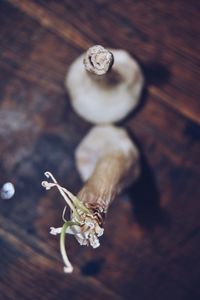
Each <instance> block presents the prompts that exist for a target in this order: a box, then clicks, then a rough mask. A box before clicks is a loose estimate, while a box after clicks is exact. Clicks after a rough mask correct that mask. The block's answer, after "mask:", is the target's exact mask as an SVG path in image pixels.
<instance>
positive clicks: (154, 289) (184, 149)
mask: <svg viewBox="0 0 200 300" xmlns="http://www.w3.org/2000/svg"><path fill="white" fill-rule="evenodd" d="M2 3H3V9H4V10H3V11H2V10H1V14H2V15H1V16H2V18H0V20H1V21H0V22H2V23H1V24H2V28H3V29H2V30H1V37H2V41H1V49H2V50H3V51H2V55H3V58H4V59H3V60H1V61H0V74H3V76H2V82H1V85H2V87H3V90H2V95H1V103H0V108H1V111H0V114H1V118H0V136H1V143H0V157H1V161H0V168H1V183H3V182H5V181H7V180H9V181H10V180H11V181H13V182H14V183H15V186H16V194H15V197H14V198H12V199H10V200H9V201H2V202H1V212H0V221H1V223H2V225H1V229H0V230H1V231H0V232H1V235H2V245H3V246H2V247H1V248H0V249H1V250H2V251H3V252H2V255H1V256H0V264H1V266H3V268H2V269H4V271H5V272H4V273H2V274H3V275H2V278H1V280H0V281H1V282H0V288H1V290H2V291H3V292H2V295H3V297H4V298H6V299H16V298H20V299H38V298H39V299H57V298H58V297H59V298H61V299H64V298H65V297H66V295H67V296H70V297H71V298H72V299H73V298H74V299H79V298H80V299H90V298H88V293H89V294H92V297H93V295H94V294H95V292H96V291H97V290H98V291H99V293H98V294H97V295H96V294H95V299H96V298H97V299H98V297H99V299H102V298H104V297H109V299H117V298H116V297H117V296H116V295H119V297H122V298H124V299H132V298H133V295H134V297H135V298H137V299H147V298H148V299H169V298H171V299H189V298H191V299H195V298H198V297H199V295H200V290H199V286H198V278H199V269H200V268H199V262H200V258H199V251H198V249H199V228H200V223H199V214H198V212H199V208H200V207H199V205H200V204H199V194H200V190H199V184H198V178H199V167H198V166H199V141H200V126H199V125H198V124H197V123H196V122H193V121H192V120H191V119H189V118H186V117H184V116H183V115H182V111H181V113H179V110H178V111H176V110H174V109H173V108H172V106H171V105H168V103H166V101H163V97H166V93H165V92H163V94H160V92H159V93H158V94H156V93H154V91H152V88H155V87H154V86H151V88H150V93H149V94H147V95H146V101H145V100H144V102H143V105H142V107H140V110H139V111H138V112H137V114H134V115H132V116H130V117H129V118H127V120H126V121H125V122H122V123H121V125H123V126H126V127H127V128H128V130H129V131H130V133H131V134H132V135H133V136H134V140H137V142H138V144H139V145H140V148H141V153H142V169H143V173H142V176H141V178H140V180H139V181H138V183H137V184H136V185H135V186H134V187H133V188H132V189H131V190H130V191H127V193H126V194H123V195H121V196H120V197H118V199H116V201H115V202H114V203H113V206H112V207H111V209H110V211H109V213H108V217H107V220H106V224H105V236H104V237H103V238H102V239H101V247H100V248H99V249H96V250H95V251H94V250H93V249H90V248H87V247H80V246H79V245H78V244H77V243H76V241H74V240H73V239H70V241H69V256H70V258H71V259H72V261H73V262H74V263H75V265H76V266H77V269H78V270H79V271H78V275H77V274H73V275H72V277H67V279H65V278H66V277H64V275H63V274H62V270H61V261H60V258H59V251H58V239H56V238H55V237H50V236H49V235H48V231H49V226H56V225H60V224H61V212H62V209H63V205H64V203H63V201H62V199H61V198H60V197H59V196H58V194H57V192H56V191H55V192H48V193H45V192H44V191H43V190H42V188H41V187H40V182H41V180H42V179H43V172H44V171H45V170H46V169H49V170H50V171H52V172H53V173H55V176H56V177H57V178H58V180H59V181H61V183H62V184H63V185H66V186H67V187H68V188H69V189H71V190H72V191H73V192H77V191H78V190H79V188H80V187H81V182H80V179H79V176H78V174H77V172H76V170H75V164H74V156H73V152H74V149H75V147H76V146H77V144H78V143H79V141H80V140H81V139H82V137H83V136H84V135H85V133H86V132H87V130H88V129H89V128H90V125H89V124H87V123H86V122H84V121H83V120H81V119H80V118H79V117H78V116H76V115H75V113H74V112H73V111H72V110H71V107H70V105H69V101H68V98H67V95H66V92H65V89H64V85H63V79H64V76H65V73H66V70H67V67H68V65H69V63H70V62H71V61H72V60H73V59H74V58H75V57H76V56H77V55H78V54H79V52H80V46H79V45H78V44H76V43H73V41H72V39H71V40H70V37H68V36H67V35H66V36H64V35H63V33H62V30H60V29H58V30H57V31H56V30H55V29H53V28H54V26H55V24H56V23H55V22H54V23H52V24H53V25H51V26H50V25H48V26H47V25H45V24H43V23H42V24H43V26H42V27H41V26H40V24H41V21H39V20H40V18H41V15H39V16H40V17H39V18H38V19H37V18H36V17H35V16H34V18H33V16H32V15H31V18H30V16H28V14H29V15H30V12H29V11H27V12H26V13H22V12H21V11H20V10H17V9H14V8H13V7H12V5H10V4H8V3H6V2H2ZM15 3H16V2H15ZM22 3H25V2H23V1H22ZM34 3H35V2H34ZM52 3H53V2H52ZM57 3H58V2H57ZM17 5H18V4H17ZM57 5H58V7H61V6H60V4H59V3H58V4H57ZM69 5H71V6H72V7H74V4H73V3H72V4H69ZM19 7H20V5H19ZM26 7H27V5H26ZM34 8H35V6H34ZM37 8H38V6H37ZM20 9H21V10H22V11H25V10H24V8H23V9H22V8H20ZM93 9H94V6H93ZM88 11H89V12H90V8H89V10H88ZM42 13H46V10H45V12H44V11H43V12H42ZM61 13H62V12H61ZM36 14H37V10H36ZM42 16H43V14H42ZM45 16H46V15H45ZM50 16H51V14H50ZM86 17H87V15H86V16H85V18H86ZM35 19H37V21H35ZM50 19H51V18H50ZM57 19H58V17H57ZM57 19H56V20H57ZM7 20H12V30H11V29H9V23H8V21H7ZM53 20H54V19H53ZM70 22H71V21H70ZM91 22H92V21H91ZM102 22H103V21H102ZM25 24H26V26H27V31H25V30H24V27H25ZM91 24H92V23H91ZM103 24H104V23H103ZM10 26H11V25H10ZM107 26H108V25H107V23H105V28H107ZM58 28H60V27H58ZM71 28H72V29H73V26H72V27H71ZM86 28H87V23H86ZM83 31H84V29H83ZM87 34H88V33H87ZM95 34H97V33H95ZM80 35H81V36H82V33H81V34H80ZM29 36H30V38H28V37H29ZM83 36H84V35H83ZM13 37H15V38H14V39H13ZM82 38H83V37H82ZM126 38H127V37H126ZM102 40H103V38H102ZM120 41H123V37H122V31H121V33H120ZM113 43H114V42H113ZM115 43H116V42H115ZM129 46H130V43H129ZM75 47H77V49H76V48H75ZM57 49H59V50H58V51H56V50H57ZM142 55H143V54H142ZM171 55H172V54H171ZM191 66H192V65H190V67H191ZM195 84H196V83H195ZM160 90H161V88H160ZM188 93H189V91H188ZM7 220H11V221H10V222H9V221H7ZM7 223H8V224H7ZM14 228H15V229H14ZM47 244H48V246H46V245H47ZM6 254H7V256H6ZM187 269H189V272H187ZM18 270H19V271H18ZM191 270H192V271H193V272H191ZM191 273H192V274H191ZM4 274H5V277H4ZM16 274H17V275H16ZM16 276H18V278H19V279H16ZM90 277H93V278H95V280H94V281H93V279H91V278H90ZM63 278H64V280H63ZM12 281H14V282H16V284H15V285H14V286H12V287H11V285H10V282H12ZM49 283H51V284H49ZM26 286H27V288H26ZM105 286H106V287H107V288H105ZM8 288H9V293H8ZM28 290H29V291H28ZM77 290H80V293H78V294H77V297H79V298H76V291H77ZM30 291H31V293H32V294H31V295H30ZM111 291H113V292H111ZM41 295H42V296H41ZM41 297H43V298H41ZM91 299H94V297H93V298H91Z"/></svg>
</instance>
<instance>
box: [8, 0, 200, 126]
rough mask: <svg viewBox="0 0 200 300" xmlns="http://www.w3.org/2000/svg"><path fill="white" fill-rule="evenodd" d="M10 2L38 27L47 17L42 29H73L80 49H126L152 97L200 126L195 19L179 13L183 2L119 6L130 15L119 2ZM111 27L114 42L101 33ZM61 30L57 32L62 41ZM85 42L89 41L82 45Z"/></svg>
mask: <svg viewBox="0 0 200 300" xmlns="http://www.w3.org/2000/svg"><path fill="white" fill-rule="evenodd" d="M11 2H12V3H13V4H14V5H16V6H17V7H18V8H19V9H21V10H22V11H24V12H26V13H28V14H29V15H30V16H31V17H33V18H34V19H37V20H38V21H39V22H40V23H41V22H43V20H44V19H45V20H46V19H48V22H47V25H46V23H45V22H43V23H42V24H43V25H44V26H47V27H48V26H49V23H51V28H54V30H57V28H60V27H62V28H63V30H64V27H65V28H70V30H72V31H73V30H74V31H75V33H74V34H75V36H76V33H77V30H78V31H79V35H81V37H82V39H83V41H81V42H80V43H79V46H80V47H82V49H84V46H83V45H86V44H87V45H91V44H92V43H103V44H105V45H106V46H110V47H120V45H126V47H125V48H126V49H127V50H128V51H129V52H130V53H131V54H132V55H133V56H136V57H137V58H138V59H139V60H140V61H141V62H142V64H143V65H144V69H145V73H146V76H147V79H148V80H149V78H151V82H152V80H153V86H152V87H151V88H150V92H151V93H152V95H153V96H158V97H160V98H161V99H162V100H163V101H166V102H167V103H168V104H170V105H171V106H172V107H174V108H175V109H176V110H178V111H180V112H181V113H183V114H184V115H186V116H188V117H189V118H191V119H192V120H194V121H196V122H198V123H199V122H200V119H199V113H200V106H199V101H198V99H199V94H200V93H199V85H198V77H199V68H198V52H199V51H198V47H197V43H196V39H197V36H198V26H197V22H198V17H197V14H195V12H194V13H193V12H191V11H189V14H186V12H187V6H186V8H185V10H183V9H179V7H180V6H181V3H179V4H177V3H176V4H175V5H171V7H172V11H170V13H169V12H168V10H167V8H166V5H164V4H163V5H159V6H158V7H157V5H156V3H157V2H155V3H151V5H148V4H146V2H144V3H141V2H140V3H135V4H134V5H133V4H131V3H130V2H129V1H124V2H123V3H124V4H123V5H124V6H125V7H129V9H128V11H127V10H124V9H121V5H122V4H121V2H120V1H119V2H118V1H114V2H111V3H109V2H108V3H103V4H101V3H100V4H96V3H95V2H94V3H93V2H90V3H89V4H88V5H85V3H82V2H80V1H79V2H77V1H76V2H70V3H69V2H67V1H66V2H65V3H64V4H63V3H61V2H59V3H58V2H54V1H52V2H51V3H48V5H47V3H46V2H45V1H41V0H40V1H39V0H38V1H34V2H31V5H30V2H27V1H24V0H23V1H18V0H13V1H11ZM146 5H147V8H146ZM196 5H197V6H198V4H196ZM32 6H34V7H33V8H34V9H32ZM146 9H147V12H146ZM194 11H195V9H194ZM41 12H42V13H41ZM144 12H145V17H144ZM54 19H56V22H54ZM183 19H184V22H182V20H183ZM51 20H52V21H51ZM190 20H192V21H190ZM58 24H60V25H59V26H58ZM82 24H84V31H83V29H82ZM94 24H95V30H94ZM150 25H151V26H150ZM48 28H49V27H48ZM112 28H115V30H116V32H117V40H116V35H113V34H109V37H108V35H102V32H107V33H109V32H110V30H112ZM154 28H155V29H154ZM63 30H57V31H56V32H57V33H59V35H60V36H62V37H63V38H66V35H65V34H63ZM182 32H183V33H182ZM180 33H181V34H180ZM71 35H72V34H71ZM71 35H70V36H71ZM185 38H187V40H186V41H185ZM74 39H75V41H73V38H72V39H70V41H71V42H72V44H73V45H77V41H76V38H74ZM67 40H68V36H67ZM85 40H87V41H88V42H86V43H85ZM81 43H82V44H81ZM133 45H134V47H133ZM85 48H87V47H85ZM167 74H168V75H167ZM153 75H154V79H152V76H153ZM160 76H161V77H163V82H162V84H161V85H160V86H159V85H157V84H156V81H157V82H158V81H159V80H157V78H159V77H160ZM165 77H166V78H165Z"/></svg>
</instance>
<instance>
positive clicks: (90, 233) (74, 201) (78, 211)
mask: <svg viewBox="0 0 200 300" xmlns="http://www.w3.org/2000/svg"><path fill="white" fill-rule="evenodd" d="M44 174H45V176H46V177H47V178H51V179H52V181H53V182H48V181H43V182H42V186H43V187H44V188H45V189H46V190H49V189H51V188H52V187H57V188H58V190H59V192H60V194H61V195H62V197H63V198H64V200H65V201H66V203H67V205H68V206H69V208H70V210H71V220H66V219H65V217H64V215H65V211H66V208H67V206H65V208H64V210H63V214H62V219H63V221H64V224H63V226H62V227H59V228H54V227H51V228H50V233H51V234H53V235H57V234H60V252H61V255H62V258H63V262H64V272H65V273H71V272H72V271H73V267H72V264H71V263H70V261H69V259H68V256H67V252H66V248H65V234H66V233H69V234H74V235H75V237H76V239H77V241H78V242H79V243H80V245H91V246H92V247H93V248H97V247H99V245H100V243H99V239H98V237H99V236H101V235H102V234H103V231H104V230H103V228H101V226H100V225H99V222H98V218H97V217H96V216H95V214H94V213H93V212H92V211H91V210H90V209H88V208H87V207H86V206H85V205H84V204H83V203H82V202H81V201H80V200H79V199H78V198H77V197H76V196H74V195H73V194H72V193H71V192H70V191H68V190H67V189H66V188H64V187H62V186H60V185H59V184H58V182H57V181H56V179H55V178H54V176H53V175H52V174H51V173H50V172H45V173H44Z"/></svg>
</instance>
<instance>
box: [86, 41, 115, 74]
mask: <svg viewBox="0 0 200 300" xmlns="http://www.w3.org/2000/svg"><path fill="white" fill-rule="evenodd" d="M113 62H114V57H113V54H112V53H111V52H110V51H108V50H107V49H105V48H104V47H102V46H100V45H95V46H93V47H90V48H89V49H88V50H87V52H86V54H85V57H84V60H83V63H84V65H85V69H86V70H87V71H88V72H90V73H93V74H96V75H104V74H106V73H107V72H108V71H109V70H110V69H111V67H112V65H113Z"/></svg>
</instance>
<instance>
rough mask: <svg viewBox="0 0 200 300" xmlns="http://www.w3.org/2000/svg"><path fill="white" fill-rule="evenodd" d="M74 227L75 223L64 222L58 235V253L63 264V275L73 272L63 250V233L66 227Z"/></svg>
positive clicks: (64, 249)
mask: <svg viewBox="0 0 200 300" xmlns="http://www.w3.org/2000/svg"><path fill="white" fill-rule="evenodd" d="M72 225H76V223H74V222H71V221H68V222H65V223H64V224H63V226H62V230H61V234H60V252H61V255H62V259H63V262H64V265H65V266H64V272H65V273H72V272H73V266H72V264H71V263H70V261H69V258H68V256H67V252H66V248H65V232H66V230H67V227H69V226H72Z"/></svg>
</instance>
